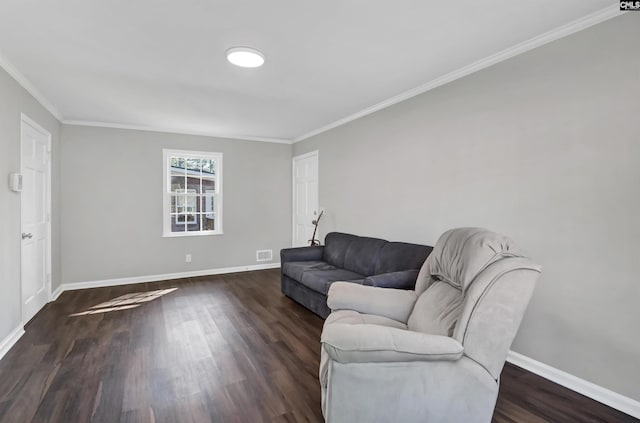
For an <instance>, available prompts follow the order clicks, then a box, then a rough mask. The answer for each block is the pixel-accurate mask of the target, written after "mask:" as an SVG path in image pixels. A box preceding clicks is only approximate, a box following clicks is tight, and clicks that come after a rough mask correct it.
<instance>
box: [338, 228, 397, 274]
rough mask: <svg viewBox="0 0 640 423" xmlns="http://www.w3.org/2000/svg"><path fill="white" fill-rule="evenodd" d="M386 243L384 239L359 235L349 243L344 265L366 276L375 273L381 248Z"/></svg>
mask: <svg viewBox="0 0 640 423" xmlns="http://www.w3.org/2000/svg"><path fill="white" fill-rule="evenodd" d="M386 243H387V241H385V240H384V239H378V238H367V237H357V238H356V239H354V240H353V241H351V243H350V244H349V248H348V249H347V253H346V254H345V256H344V266H343V267H344V268H345V269H347V270H351V271H352V272H357V273H360V274H362V275H365V276H370V275H373V274H374V271H375V267H376V261H377V260H378V255H379V253H380V250H381V249H382V247H383V246H384V245H385V244H386Z"/></svg>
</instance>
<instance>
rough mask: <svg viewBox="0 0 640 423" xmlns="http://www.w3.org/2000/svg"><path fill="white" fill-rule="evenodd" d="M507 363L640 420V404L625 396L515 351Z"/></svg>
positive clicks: (508, 357)
mask: <svg viewBox="0 0 640 423" xmlns="http://www.w3.org/2000/svg"><path fill="white" fill-rule="evenodd" d="M507 361H508V362H509V363H511V364H514V365H516V366H518V367H522V368H523V369H525V370H528V371H530V372H531V373H535V374H537V375H538V376H542V377H543V378H545V379H548V380H550V381H552V382H555V383H557V384H558V385H562V386H564V387H565V388H568V389H571V390H572V391H575V392H577V393H579V394H582V395H584V396H587V397H589V398H591V399H594V400H596V401H598V402H601V403H602V404H605V405H608V406H609V407H611V408H615V409H616V410H620V411H622V412H623V413H626V414H629V415H630V416H633V417H636V418H640V402H639V401H636V400H634V399H631V398H629V397H625V396H624V395H621V394H618V393H616V392H613V391H611V390H609V389H606V388H603V387H602V386H599V385H596V384H595V383H591V382H589V381H586V380H584V379H580V378H579V377H577V376H574V375H572V374H569V373H566V372H563V371H562V370H558V369H556V368H555V367H551V366H549V365H548V364H544V363H541V362H539V361H536V360H534V359H532V358H529V357H527V356H524V355H522V354H519V353H517V352H515V351H509V353H508V354H507Z"/></svg>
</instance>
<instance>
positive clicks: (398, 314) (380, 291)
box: [327, 282, 417, 323]
mask: <svg viewBox="0 0 640 423" xmlns="http://www.w3.org/2000/svg"><path fill="white" fill-rule="evenodd" d="M416 300H417V296H416V294H415V292H414V291H405V290H403V289H389V288H377V287H373V286H364V285H358V284H355V283H350V282H334V283H333V284H331V286H330V287H329V292H328V294H327V305H328V306H329V308H330V309H331V310H354V311H357V312H359V313H365V314H376V315H378V316H384V317H388V318H389V319H393V320H396V321H398V322H404V323H406V322H407V320H408V319H409V314H411V311H412V310H413V306H414V304H415V302H416Z"/></svg>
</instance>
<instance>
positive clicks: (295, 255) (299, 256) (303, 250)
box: [280, 246, 324, 264]
mask: <svg viewBox="0 0 640 423" xmlns="http://www.w3.org/2000/svg"><path fill="white" fill-rule="evenodd" d="M323 251H324V247H321V246H315V247H298V248H283V249H282V250H280V263H282V264H284V263H286V262H288V261H314V260H322V253H323Z"/></svg>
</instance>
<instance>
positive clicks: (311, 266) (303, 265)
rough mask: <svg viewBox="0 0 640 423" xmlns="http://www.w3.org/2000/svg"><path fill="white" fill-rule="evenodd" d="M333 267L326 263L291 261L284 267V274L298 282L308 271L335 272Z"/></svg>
mask: <svg viewBox="0 0 640 423" xmlns="http://www.w3.org/2000/svg"><path fill="white" fill-rule="evenodd" d="M333 269H335V266H332V265H330V264H328V263H325V262H324V261H290V262H287V263H285V264H284V265H283V266H282V273H284V274H285V275H287V276H289V277H290V278H292V279H295V280H297V281H299V280H301V279H302V275H303V274H304V272H306V271H307V270H333Z"/></svg>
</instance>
